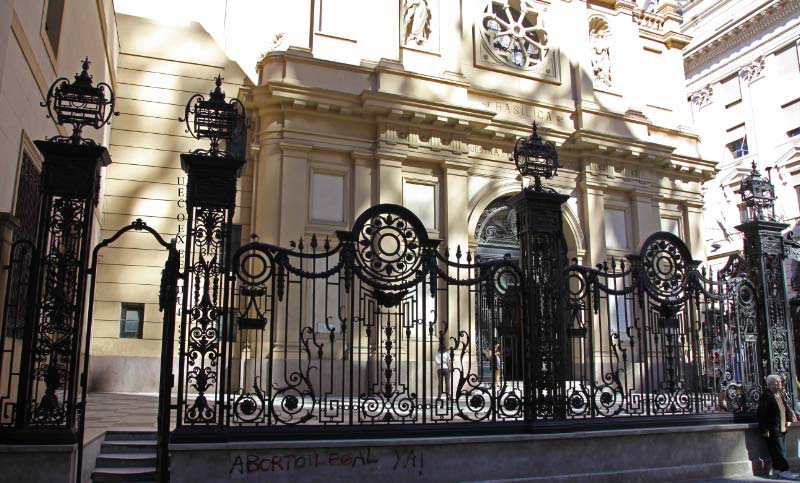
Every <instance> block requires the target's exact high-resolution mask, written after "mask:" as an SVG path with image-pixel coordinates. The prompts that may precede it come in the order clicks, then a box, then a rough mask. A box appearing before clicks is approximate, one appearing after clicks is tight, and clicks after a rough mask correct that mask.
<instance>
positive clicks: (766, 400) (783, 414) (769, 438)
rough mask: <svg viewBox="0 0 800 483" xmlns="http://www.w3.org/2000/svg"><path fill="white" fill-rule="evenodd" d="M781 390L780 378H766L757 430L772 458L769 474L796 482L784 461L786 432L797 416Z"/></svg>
mask: <svg viewBox="0 0 800 483" xmlns="http://www.w3.org/2000/svg"><path fill="white" fill-rule="evenodd" d="M782 390H783V380H782V379H781V376H778V375H776V374H770V375H769V376H767V390H766V391H764V394H762V395H761V399H759V401H758V428H759V429H760V430H761V435H762V436H763V437H764V439H765V440H766V442H767V449H768V450H769V455H770V458H772V469H771V470H770V474H771V475H773V476H779V477H781V478H785V479H788V480H796V479H797V478H798V476H799V475H798V474H797V473H793V472H791V471H789V462H788V461H786V430H787V428H788V427H789V426H790V425H791V423H793V422H797V415H796V414H795V413H794V410H792V408H791V407H789V406H787V405H786V403H784V401H783V396H782V395H781V391H782Z"/></svg>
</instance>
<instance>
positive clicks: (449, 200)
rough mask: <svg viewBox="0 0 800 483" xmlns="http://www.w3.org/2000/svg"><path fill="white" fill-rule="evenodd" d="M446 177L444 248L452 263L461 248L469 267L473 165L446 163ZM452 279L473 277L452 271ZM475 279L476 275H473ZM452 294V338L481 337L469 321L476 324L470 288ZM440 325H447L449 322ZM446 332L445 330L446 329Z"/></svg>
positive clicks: (454, 289)
mask: <svg viewBox="0 0 800 483" xmlns="http://www.w3.org/2000/svg"><path fill="white" fill-rule="evenodd" d="M442 168H443V169H442V171H443V174H444V189H443V190H442V193H443V196H444V203H443V205H444V207H445V209H444V216H443V217H442V219H443V221H444V223H442V225H443V226H444V228H445V231H446V233H445V236H446V240H445V243H444V245H445V246H446V247H449V249H450V261H452V262H455V261H456V253H457V251H458V249H459V247H460V248H461V259H460V260H458V261H459V262H460V263H466V257H467V250H469V245H468V241H469V237H468V234H467V204H468V202H469V192H468V190H467V180H468V174H467V169H468V168H469V165H468V164H467V163H464V162H462V161H459V160H448V161H445V162H444V163H443V166H442ZM449 275H450V276H451V277H453V278H456V277H460V278H466V277H468V276H470V274H469V273H467V271H466V270H463V269H462V270H461V271H460V272H459V271H458V270H457V269H455V268H452V267H451V268H450V270H449ZM472 276H474V275H472ZM450 290H451V293H450V294H449V295H450V296H449V298H448V300H447V304H448V307H447V320H446V322H447V333H446V335H447V336H448V337H454V338H455V339H456V340H458V334H459V332H460V331H467V332H468V333H469V334H471V336H472V337H473V338H475V337H477V327H476V326H475V324H474V323H473V324H472V326H470V324H469V321H470V320H472V321H473V322H474V321H475V320H476V317H475V314H474V313H470V300H469V290H467V289H466V287H463V288H462V287H458V286H456V285H450ZM440 322H442V323H444V322H445V320H441V321H440ZM442 329H444V327H442Z"/></svg>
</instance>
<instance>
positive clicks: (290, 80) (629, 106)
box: [248, 0, 712, 263]
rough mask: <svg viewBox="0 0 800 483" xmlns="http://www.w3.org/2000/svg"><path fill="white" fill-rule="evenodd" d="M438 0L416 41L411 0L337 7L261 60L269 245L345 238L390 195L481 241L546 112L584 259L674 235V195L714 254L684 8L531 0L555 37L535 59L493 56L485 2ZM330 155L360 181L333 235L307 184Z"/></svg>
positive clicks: (575, 242)
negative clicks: (702, 227)
mask: <svg viewBox="0 0 800 483" xmlns="http://www.w3.org/2000/svg"><path fill="white" fill-rule="evenodd" d="M325 1H326V2H328V3H330V4H331V5H333V4H334V3H335V2H332V1H328V0H325ZM428 5H429V7H430V9H431V11H432V12H433V16H432V17H431V21H430V29H431V33H430V35H429V36H428V38H427V40H426V41H425V42H423V44H422V45H418V44H417V43H416V42H412V43H409V42H407V39H406V38H405V37H404V35H405V33H404V32H405V31H404V30H403V29H404V28H405V24H404V14H405V12H404V10H403V4H402V2H401V3H400V4H398V5H394V4H393V2H376V3H375V4H370V5H369V6H365V7H364V8H366V9H368V10H369V11H370V12H372V14H374V15H376V16H377V15H380V18H382V19H385V21H384V22H383V23H382V24H381V25H382V27H381V29H376V28H372V29H370V27H371V25H372V24H370V23H366V25H365V24H364V23H363V22H361V21H360V20H358V18H357V17H354V16H347V15H339V14H330V15H331V17H330V18H327V19H326V18H325V15H326V14H325V11H326V8H325V3H324V2H323V3H322V5H321V6H319V9H320V11H316V10H315V11H314V12H312V15H313V17H312V18H313V20H314V21H313V22H312V23H311V25H312V29H311V31H309V34H310V39H311V40H310V42H309V43H308V47H305V46H302V48H301V47H300V45H301V44H288V47H287V45H286V44H284V45H283V47H281V48H277V49H276V50H275V51H273V52H271V53H269V54H268V55H267V56H266V58H265V59H264V60H262V61H261V62H260V63H259V76H260V77H259V79H260V86H259V87H257V88H255V89H254V90H253V93H252V97H248V99H249V102H250V105H251V106H252V107H253V110H254V112H256V113H257V115H256V117H257V118H258V120H259V125H258V134H259V141H260V143H261V145H262V149H261V151H260V155H259V159H258V167H257V169H258V172H259V176H257V177H256V183H257V186H256V192H257V193H259V196H258V197H257V200H256V202H255V203H254V226H255V231H256V232H257V233H259V234H260V235H261V236H262V238H263V239H267V240H269V241H272V242H276V243H286V242H288V240H292V239H296V238H298V237H300V236H309V234H310V233H311V232H319V231H320V229H322V231H325V232H327V233H331V232H332V230H333V229H334V228H344V227H347V226H349V224H350V223H351V222H352V220H353V219H354V217H355V216H357V215H358V214H359V213H360V212H361V211H362V210H361V209H357V207H365V206H368V205H369V204H371V203H378V202H394V203H401V204H406V205H407V206H409V207H412V208H414V207H419V206H432V214H430V213H426V214H425V216H426V217H432V218H433V226H430V227H429V229H430V232H431V235H433V236H437V237H441V238H443V239H445V244H446V245H448V246H451V247H455V246H456V245H461V246H462V247H463V246H469V247H471V248H474V246H475V240H474V230H475V225H476V223H477V218H478V217H479V216H480V213H481V212H482V211H483V209H484V208H485V207H486V206H487V205H488V204H489V203H490V202H491V201H492V200H494V199H495V198H497V197H498V196H501V195H507V194H510V193H513V192H516V191H518V190H519V188H520V186H521V180H519V179H518V175H517V173H516V171H515V170H514V167H513V163H511V162H509V156H510V154H511V150H512V147H513V143H514V141H515V139H516V138H517V137H519V136H523V135H527V134H528V132H529V129H530V123H531V122H532V121H536V122H537V123H539V125H540V126H541V128H540V129H541V133H543V134H544V135H545V137H546V138H548V139H551V140H554V141H555V142H556V143H557V144H558V145H559V150H560V154H561V157H562V164H563V167H562V169H561V170H560V171H559V176H558V177H557V178H556V179H555V180H553V181H552V182H551V185H553V186H555V187H557V188H558V189H559V190H560V191H562V192H565V193H569V194H571V195H572V196H573V200H572V201H571V202H570V203H569V205H568V206H569V208H568V210H567V213H568V216H567V218H568V221H569V223H568V226H569V233H568V239H569V238H570V235H571V236H572V239H571V240H570V244H571V246H573V247H574V250H575V254H576V255H579V256H580V259H581V261H583V262H586V263H596V262H598V261H602V260H603V259H604V258H605V257H606V256H609V255H617V256H621V255H624V254H625V253H630V252H632V251H636V250H638V248H639V247H640V245H641V243H642V242H643V241H644V239H645V238H646V237H647V236H649V234H651V233H653V232H654V231H658V230H661V229H662V223H661V218H662V217H661V210H662V207H663V209H664V210H665V223H667V225H665V226H667V227H668V228H670V229H671V230H674V231H676V232H677V233H678V235H679V236H681V237H682V238H683V239H684V240H685V241H687V243H689V245H690V247H691V249H692V253H693V255H694V256H695V257H696V258H698V259H702V258H703V257H704V251H703V248H702V239H701V238H702V237H701V236H700V235H699V232H698V229H697V228H696V225H697V222H698V221H699V212H700V206H701V205H702V198H701V196H700V183H701V182H702V181H703V180H705V179H708V177H709V176H710V174H711V171H712V166H711V164H710V163H708V162H705V161H704V160H702V159H701V158H700V157H699V152H698V149H699V148H698V137H697V136H696V135H695V134H693V133H692V132H691V131H690V130H689V129H688V128H687V127H686V126H687V125H688V124H689V112H688V109H687V108H686V105H685V102H684V101H683V99H684V97H683V96H684V94H683V92H682V88H681V84H680V83H678V80H680V79H681V78H682V75H681V72H682V66H681V63H682V57H681V51H680V48H681V47H682V46H683V45H685V43H686V42H687V41H688V38H686V37H684V36H682V35H681V34H679V33H678V32H677V27H678V20H679V17H678V16H677V15H676V14H675V12H676V11H677V10H676V6H675V5H674V4H672V3H670V2H665V3H664V4H663V5H662V6H661V7H659V9H658V10H657V11H655V12H650V13H648V12H643V11H641V10H638V9H637V8H635V7H634V6H633V5H627V4H626V3H617V4H614V5H610V6H609V5H608V4H607V3H606V2H591V3H588V4H586V3H579V2H563V1H559V2H530V5H533V6H534V9H535V10H536V11H537V12H538V14H539V15H540V18H542V19H543V25H544V26H545V29H546V31H547V32H548V39H549V45H550V47H551V51H550V54H549V56H548V57H547V58H546V61H544V62H542V67H540V68H538V69H533V70H524V69H516V68H514V67H513V66H508V65H502V64H500V63H498V62H497V60H496V59H494V58H493V57H491V56H490V55H489V54H490V52H487V48H486V46H485V44H483V43H482V39H481V36H480V34H479V30H480V19H481V18H482V15H483V8H484V5H485V2H477V1H474V2H460V3H459V4H457V5H456V4H451V2H449V1H447V0H440V1H436V2H433V1H431V2H428ZM395 6H396V7H397V8H394V7H395ZM512 6H516V8H521V7H520V4H519V2H517V3H514V2H512ZM438 11H447V12H450V13H455V15H452V16H450V17H448V19H447V20H445V16H438V15H436V13H437V12H438ZM451 18H453V19H454V20H452V21H451ZM575 19H581V20H580V21H576V20H575ZM583 19H585V23H584V20H583ZM598 19H599V20H598ZM326 25H327V27H326ZM392 25H394V26H395V27H396V30H393V28H392V27H391V26H392ZM598 25H603V27H602V29H606V30H607V31H608V32H609V33H608V34H607V37H605V39H606V42H607V45H608V46H609V50H608V52H609V53H610V72H611V76H610V78H611V82H610V85H606V84H602V83H601V82H598V79H597V71H596V70H595V67H596V66H597V65H599V62H598V61H597V59H596V58H595V57H594V50H593V49H594V46H595V44H594V43H593V42H594V41H593V39H592V32H593V31H594V30H597V29H599V28H601V27H598ZM356 26H358V27H364V28H363V29H362V28H356ZM453 26H456V27H457V28H453ZM326 29H327V30H326ZM387 31H388V32H389V33H388V34H387V33H386V32H387ZM337 32H338V33H337ZM295 45H297V46H298V47H295ZM284 50H285V51H284ZM606 67H607V65H606ZM319 164H325V165H326V166H327V168H326V169H329V170H331V169H335V170H339V171H341V173H342V176H343V177H344V178H345V179H346V183H344V184H343V186H348V187H349V186H353V187H354V188H353V189H352V190H349V189H344V190H341V193H342V200H341V202H339V203H337V205H338V206H341V207H342V209H343V210H344V212H343V217H338V219H340V220H342V221H341V222H338V223H334V224H333V225H331V226H330V227H328V228H327V230H326V229H325V227H321V226H319V224H317V223H313V222H312V219H311V218H312V217H311V216H310V215H308V214H309V213H312V212H313V211H314V207H313V206H310V205H309V201H308V200H309V199H311V200H312V202H313V198H312V197H311V196H310V195H306V194H305V193H306V192H307V191H306V190H308V189H310V187H311V186H313V179H314V178H315V176H316V175H315V168H314V166H315V165H319ZM260 173H267V174H266V175H261V174H260ZM409 186H412V187H413V189H409ZM425 186H428V187H429V188H423V187H425ZM262 193H263V194H264V196H262V195H261V194H262ZM414 193H416V194H414ZM409 196H419V198H416V199H409V198H408V197H409ZM607 205H608V206H609V207H610V208H609V209H610V210H611V211H612V213H611V214H610V215H607V214H606V208H605V207H606V206H607ZM298 213H300V214H306V217H305V219H302V218H298V217H297V214H298ZM614 213H622V215H619V216H617V215H615V214H614ZM608 216H616V218H615V220H616V221H614V223H618V224H619V223H621V225H620V227H619V230H622V231H623V232H625V234H626V240H625V246H622V247H615V248H609V247H608V246H607V243H606V233H607V232H608V229H610V228H609V227H606V226H605V224H606V219H607V217H608ZM334 218H337V217H334ZM670 220H672V221H670ZM676 220H677V222H678V223H677V224H675V223H674V222H675V221H676ZM668 222H671V223H673V225H674V226H673V225H670V224H669V223H668Z"/></svg>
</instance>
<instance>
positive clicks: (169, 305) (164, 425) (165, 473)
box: [76, 218, 180, 483]
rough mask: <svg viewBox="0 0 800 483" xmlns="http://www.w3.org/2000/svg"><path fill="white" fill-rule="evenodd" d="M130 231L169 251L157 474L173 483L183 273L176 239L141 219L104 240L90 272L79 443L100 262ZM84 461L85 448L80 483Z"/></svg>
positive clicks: (162, 306) (162, 299)
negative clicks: (171, 437)
mask: <svg viewBox="0 0 800 483" xmlns="http://www.w3.org/2000/svg"><path fill="white" fill-rule="evenodd" d="M129 231H144V232H147V233H149V234H150V235H152V237H153V238H154V239H155V240H156V242H157V243H158V244H159V245H160V246H161V247H162V248H164V249H165V250H166V251H167V261H166V262H165V264H164V269H163V271H162V275H161V286H160V290H159V294H158V295H159V310H161V311H162V312H163V313H164V316H163V319H162V339H161V372H160V382H159V398H158V420H157V427H158V443H157V452H156V459H157V463H156V471H157V474H158V478H157V479H158V481H159V482H160V483H166V482H168V481H169V453H168V445H169V429H170V410H171V409H172V406H171V394H172V385H173V375H172V358H173V352H174V341H175V314H176V309H177V305H176V303H177V290H178V279H179V278H180V273H179V267H180V265H179V253H178V250H177V248H176V247H175V239H173V240H172V241H171V242H169V243H168V242H166V241H165V240H164V239H163V238H162V237H161V235H160V234H159V233H158V232H157V231H156V230H154V229H153V228H152V227H150V226H148V225H147V223H145V222H144V221H142V219H141V218H138V219H136V220H135V221H134V222H133V223H131V224H130V225H127V226H124V227H122V228H120V229H119V230H117V231H116V232H115V233H114V234H113V235H111V236H110V237H108V238H106V239H104V240H102V241H101V242H100V243H98V244H97V245H96V246H95V247H94V249H93V250H92V258H91V265H89V268H88V270H87V273H88V274H89V306H88V310H87V312H86V322H85V324H82V326H83V327H85V334H86V340H85V341H84V345H83V348H84V349H83V350H84V352H83V366H82V367H83V370H82V372H81V385H80V387H81V399H80V404H79V407H80V409H81V410H80V412H79V415H80V417H79V419H78V434H79V438H78V441H83V436H84V427H85V424H86V411H85V408H86V392H87V390H88V388H89V384H88V382H89V381H88V379H89V354H90V349H91V341H92V322H93V320H94V302H95V286H96V284H97V258H98V256H99V254H100V251H101V250H102V249H103V248H105V247H107V246H109V245H111V244H113V243H114V242H115V241H117V240H118V239H119V238H120V237H121V236H122V235H124V234H125V233H128V232H129ZM82 461H83V444H79V445H78V464H77V468H79V470H78V474H77V480H76V481H77V483H82V482H81V481H80V478H81V471H80V468H81V467H82Z"/></svg>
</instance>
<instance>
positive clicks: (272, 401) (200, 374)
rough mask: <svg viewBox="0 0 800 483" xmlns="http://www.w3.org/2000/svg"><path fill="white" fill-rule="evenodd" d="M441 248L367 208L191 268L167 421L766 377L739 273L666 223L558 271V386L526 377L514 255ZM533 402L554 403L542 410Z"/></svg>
mask: <svg viewBox="0 0 800 483" xmlns="http://www.w3.org/2000/svg"><path fill="white" fill-rule="evenodd" d="M198 226H199V227H201V230H200V231H208V232H209V233H211V232H213V230H208V228H210V227H205V228H202V223H201V224H200V225H198ZM223 238H224V237H223ZM438 244H439V242H438V241H437V240H432V239H429V238H428V235H427V231H426V230H425V228H424V226H423V225H422V224H421V222H420V221H419V220H418V219H417V218H416V217H415V216H414V215H413V214H412V213H410V212H408V211H407V210H405V209H404V208H402V207H399V206H394V205H380V206H377V207H374V208H372V209H370V210H368V211H367V212H365V213H364V214H363V215H362V216H360V217H359V218H358V220H357V221H356V222H355V225H354V227H353V230H352V231H340V232H337V234H336V239H335V240H333V241H332V240H329V239H325V240H324V241H321V240H318V239H317V238H316V237H311V238H310V239H306V240H305V241H303V240H301V241H299V242H298V243H292V244H291V246H290V247H289V248H284V247H279V246H275V245H271V244H267V243H259V242H254V243H250V244H247V245H245V246H243V247H242V248H241V249H240V250H238V251H237V252H236V253H235V254H234V255H233V257H232V261H231V266H230V267H222V268H221V271H222V272H223V273H226V274H227V275H225V277H227V278H228V279H229V280H228V282H229V283H219V282H215V281H214V280H215V279H214V277H208V278H203V277H195V278H194V279H193V280H194V283H193V290H194V292H193V295H191V296H190V297H191V298H192V300H193V302H190V303H189V304H188V307H189V312H190V314H192V315H191V316H190V317H188V318H187V319H186V321H185V324H186V325H185V326H184V327H183V330H182V334H183V336H182V339H181V347H182V349H181V377H180V380H179V386H180V396H179V401H178V427H179V428H180V427H208V426H217V425H222V426H227V427H231V428H248V427H250V428H252V427H277V426H297V425H316V426H351V425H376V424H387V425H404V424H411V425H413V424H442V423H451V422H465V423H468V422H509V421H523V420H536V419H553V418H556V419H560V418H559V417H558V415H560V414H564V415H565V417H566V418H567V419H568V420H579V419H591V418H607V417H632V416H667V415H685V414H713V413H720V412H734V411H750V410H752V409H754V407H755V404H756V403H757V399H758V395H759V394H760V389H761V386H760V383H761V381H762V376H763V374H762V372H763V370H762V369H761V368H760V365H759V358H758V353H759V347H758V346H757V344H758V342H757V341H758V334H757V328H756V327H757V325H756V292H755V288H754V286H753V284H752V283H751V282H750V281H749V280H748V279H747V276H746V275H745V274H743V273H742V271H741V270H735V269H733V268H730V267H729V269H728V270H726V271H724V272H720V273H718V274H713V275H712V274H706V273H704V272H703V271H702V270H701V269H699V267H698V265H699V264H698V262H695V261H693V260H692V258H691V256H690V254H689V251H688V249H687V247H686V246H685V244H684V243H683V242H682V241H681V240H680V239H678V238H677V237H675V236H673V235H671V234H668V233H658V234H655V235H653V236H652V237H651V238H650V239H648V240H647V242H646V243H645V245H644V246H643V247H642V250H641V254H640V255H637V256H629V257H628V258H627V260H621V261H619V262H617V261H612V262H611V263H608V264H605V265H602V266H599V267H597V268H589V267H584V266H570V267H566V268H565V279H566V285H567V287H565V291H566V292H567V294H568V295H567V296H566V297H564V299H565V301H566V302H565V308H566V312H567V313H565V314H564V319H563V322H564V323H563V324H559V323H555V324H552V325H551V326H550V327H554V328H555V329H554V330H558V331H562V333H563V334H564V337H563V339H564V340H565V341H566V342H565V344H564V345H563V346H564V349H563V354H562V357H563V359H562V363H561V364H560V367H563V368H564V369H563V372H564V373H563V374H559V375H553V374H545V375H544V376H543V377H547V381H558V382H557V383H556V384H560V385H562V384H563V387H556V388H551V389H548V390H544V391H538V390H534V388H536V387H539V385H541V384H539V385H537V381H535V380H534V379H535V378H536V377H537V376H536V374H538V373H539V372H541V371H538V372H537V371H536V370H535V368H533V367H531V362H530V361H526V358H525V357H524V354H525V351H526V350H529V347H528V345H529V344H533V345H536V344H539V343H540V342H539V341H537V340H536V337H537V336H534V335H533V334H537V333H538V332H536V331H535V330H534V329H532V328H530V327H528V325H529V324H530V322H526V321H529V320H530V318H529V317H528V316H527V311H526V307H525V304H524V303H523V300H524V297H523V296H524V294H525V293H526V290H527V288H526V286H525V281H524V280H523V277H522V273H521V272H520V269H519V268H518V265H517V263H518V262H517V261H512V260H508V259H506V260H491V261H479V260H475V259H474V258H473V257H472V254H470V253H462V252H461V250H458V251H456V252H455V253H448V252H447V251H445V252H444V253H441V252H440V251H439V247H438ZM224 258H225V257H220V256H219V254H218V253H217V252H216V251H213V250H212V251H210V252H207V253H205V254H201V255H200V257H199V259H198V260H197V263H196V264H195V268H196V270H203V271H204V273H205V272H208V273H211V272H213V271H214V270H215V269H214V268H211V265H212V264H214V263H223V262H222V261H221V260H223V259H224ZM204 267H205V268H204ZM534 282H535V281H534ZM528 283H531V282H530V281H529V282H528ZM224 285H227V286H228V287H229V289H228V290H227V292H226V290H224V289H222V288H221V287H222V286H224ZM558 394H563V395H564V396H563V397H559V396H557V395H558ZM551 396H552V397H551ZM536 398H549V399H548V401H549V403H551V404H554V405H555V406H554V407H555V410H556V412H554V413H552V414H549V415H543V414H539V412H537V410H536V407H538V405H537V403H536V401H534V399H536ZM551 399H553V400H551ZM558 399H561V400H560V401H559V400H558ZM548 401H544V402H548ZM558 406H561V407H562V408H563V410H561V409H559V408H558ZM528 412H529V413H530V414H526V413H528Z"/></svg>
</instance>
